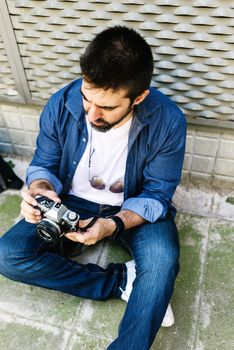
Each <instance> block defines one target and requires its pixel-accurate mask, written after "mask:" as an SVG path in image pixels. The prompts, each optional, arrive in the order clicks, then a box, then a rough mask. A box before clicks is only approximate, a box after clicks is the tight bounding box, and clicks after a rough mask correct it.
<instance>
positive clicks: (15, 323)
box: [0, 159, 234, 350]
mask: <svg viewBox="0 0 234 350" xmlns="http://www.w3.org/2000/svg"><path fill="white" fill-rule="evenodd" d="M13 161H14V163H15V164H16V166H15V168H14V169H15V172H16V173H17V174H19V175H20V176H21V177H23V176H24V170H25V166H26V165H27V164H26V162H24V161H22V160H19V159H18V160H17V159H16V160H13ZM20 201H21V199H20V193H19V191H13V190H8V191H5V192H2V193H1V194H0V234H3V233H4V232H5V231H6V230H7V229H8V228H9V227H10V226H11V225H13V224H14V222H16V221H17V220H18V219H19V205H20ZM174 202H175V204H176V206H177V208H178V214H177V218H176V222H177V226H178V228H179V233H180V242H181V259H180V263H181V270H180V273H179V275H178V278H177V283H176V287H175V292H174V295H173V298H172V301H171V304H172V307H173V310H174V315H175V324H174V325H173V326H172V327H171V328H167V329H165V328H161V329H160V331H159V334H158V336H157V339H156V341H155V342H154V344H153V346H152V348H151V349H152V350H156V349H157V350H174V349H178V350H216V349H217V350H231V349H234V334H233V323H234V313H233V310H234V305H233V301H234V297H233V290H234V288H233V269H232V268H233V262H234V256H233V251H234V249H233V245H234V244H233V241H234V192H233V193H223V194H220V193H216V192H214V191H212V190H206V191H204V190H201V189H195V188H189V189H188V188H185V187H182V186H181V187H179V188H178V190H177V192H176V194H175V196H174ZM127 260H129V256H128V255H127V254H126V253H125V252H124V251H123V250H122V249H121V248H120V247H117V246H115V245H113V244H108V245H105V246H103V245H102V244H99V245H97V246H96V247H95V248H92V249H90V250H89V251H88V252H87V253H86V255H84V256H83V257H82V261H83V262H85V261H91V262H97V263H98V264H100V265H102V266H105V265H106V264H107V263H108V262H110V261H113V262H123V261H127ZM0 284H1V288H0V320H1V322H0V349H4V350H13V349H14V350H21V349H25V350H29V349H30V350H42V349H43V350H51V349H59V350H102V349H103V350H104V349H106V347H107V345H108V344H109V343H110V342H111V340H112V339H114V338H115V337H116V335H117V329H118V324H119V322H120V320H121V317H122V315H123V313H124V310H125V307H126V304H125V302H123V301H121V300H110V301H107V302H94V301H90V300H82V299H80V298H77V297H74V296H70V295H67V294H63V293H60V292H56V291H51V290H46V289H42V288H38V287H32V286H28V285H24V284H21V283H16V282H13V281H10V280H8V279H6V278H5V277H3V276H0ZM120 350H121V349H120Z"/></svg>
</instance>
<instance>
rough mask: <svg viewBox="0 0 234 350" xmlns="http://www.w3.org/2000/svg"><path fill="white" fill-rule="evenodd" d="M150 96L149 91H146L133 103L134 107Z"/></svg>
mask: <svg viewBox="0 0 234 350" xmlns="http://www.w3.org/2000/svg"><path fill="white" fill-rule="evenodd" d="M148 95H149V90H145V91H144V92H142V94H141V95H139V96H137V97H136V99H135V101H134V102H133V105H139V104H140V103H141V102H142V101H143V100H144V99H145V98H146V96H148Z"/></svg>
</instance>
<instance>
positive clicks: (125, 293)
mask: <svg viewBox="0 0 234 350" xmlns="http://www.w3.org/2000/svg"><path fill="white" fill-rule="evenodd" d="M125 265H126V267H127V284H126V287H125V290H123V289H122V288H119V289H120V290H121V292H122V294H121V299H122V300H124V301H126V302H128V299H129V297H130V294H131V292H132V284H133V281H134V279H135V278H136V264H135V261H134V260H131V261H128V262H126V263H125Z"/></svg>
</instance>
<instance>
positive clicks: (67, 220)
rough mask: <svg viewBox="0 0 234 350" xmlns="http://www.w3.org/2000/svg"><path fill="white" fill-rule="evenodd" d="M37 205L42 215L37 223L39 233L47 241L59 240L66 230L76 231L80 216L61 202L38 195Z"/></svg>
mask: <svg viewBox="0 0 234 350" xmlns="http://www.w3.org/2000/svg"><path fill="white" fill-rule="evenodd" d="M35 199H36V201H37V203H38V204H37V205H36V206H34V208H36V209H39V210H40V212H41V215H42V220H41V222H40V223H39V224H38V225H37V234H38V236H39V237H40V238H42V239H43V240H44V241H47V242H57V241H58V240H59V239H60V238H61V237H62V236H63V235H64V234H65V233H66V232H71V231H76V230H77V228H78V223H79V218H80V216H79V215H78V214H77V213H75V212H74V211H71V210H69V209H67V207H66V206H65V205H63V204H61V203H56V202H54V201H52V200H51V199H49V198H47V197H44V196H36V197H35Z"/></svg>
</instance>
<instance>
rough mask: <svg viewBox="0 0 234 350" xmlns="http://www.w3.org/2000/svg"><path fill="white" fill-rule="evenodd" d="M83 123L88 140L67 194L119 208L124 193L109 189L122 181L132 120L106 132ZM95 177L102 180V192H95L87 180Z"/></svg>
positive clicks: (96, 190)
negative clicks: (86, 129) (103, 184)
mask: <svg viewBox="0 0 234 350" xmlns="http://www.w3.org/2000/svg"><path fill="white" fill-rule="evenodd" d="M86 121H87V128H88V135H89V138H88V142H87V146H86V149H85V152H84V154H83V156H82V158H81V160H80V162H79V164H78V166H77V168H76V171H75V174H74V177H73V180H72V187H71V191H70V193H71V194H73V195H75V196H78V197H80V198H84V199H87V200H89V201H92V202H95V203H99V204H109V205H121V204H122V203H123V192H121V193H113V192H111V191H110V190H109V187H110V186H111V185H112V184H114V183H115V182H117V181H118V180H121V181H122V182H124V175H125V168H126V160H127V152H128V135H129V130H130V127H131V122H132V119H130V120H128V121H127V122H126V123H125V124H124V125H122V126H121V127H119V128H112V129H111V130H109V131H107V132H100V131H96V130H95V129H94V128H92V127H91V125H90V123H89V121H88V119H87V118H86ZM94 176H95V177H98V178H101V180H102V181H103V183H105V185H106V186H105V189H103V190H98V189H96V188H94V187H92V186H91V184H90V180H91V179H92V178H93V177H94Z"/></svg>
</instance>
